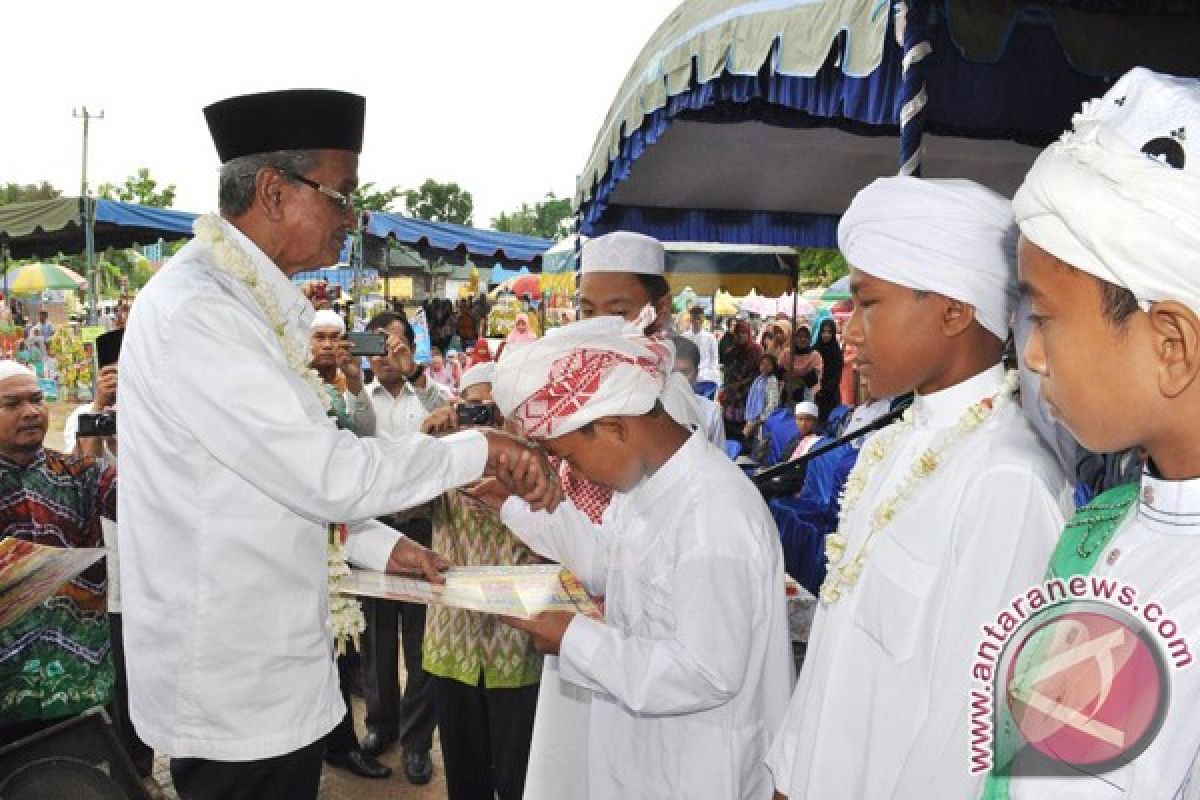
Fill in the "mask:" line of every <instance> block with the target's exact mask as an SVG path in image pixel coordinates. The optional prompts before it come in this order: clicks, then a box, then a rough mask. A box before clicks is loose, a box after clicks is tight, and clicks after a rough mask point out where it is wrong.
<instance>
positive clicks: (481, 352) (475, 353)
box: [467, 336, 492, 369]
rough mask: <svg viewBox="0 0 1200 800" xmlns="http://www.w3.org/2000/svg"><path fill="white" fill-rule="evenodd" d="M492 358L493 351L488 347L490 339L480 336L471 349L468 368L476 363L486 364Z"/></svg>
mask: <svg viewBox="0 0 1200 800" xmlns="http://www.w3.org/2000/svg"><path fill="white" fill-rule="evenodd" d="M491 360H492V351H491V348H489V347H488V340H487V339H485V338H483V337H482V336H480V337H479V338H478V339H476V340H475V347H473V348H472V349H471V359H470V361H468V362H467V369H470V368H471V367H473V366H475V365H476V364H484V363H487V362H488V361H491Z"/></svg>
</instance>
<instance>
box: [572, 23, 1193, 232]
mask: <svg viewBox="0 0 1200 800" xmlns="http://www.w3.org/2000/svg"><path fill="white" fill-rule="evenodd" d="M1198 5H1200V4H1194V3H1172V2H1170V0H1105V2H1103V3H1097V2H1094V0H1044V1H1043V2H1038V0H1021V1H1020V2H1018V0H909V2H908V8H909V10H908V12H907V13H906V14H904V15H902V16H899V15H898V16H896V17H893V14H892V12H891V6H892V3H890V2H884V0H687V2H684V3H683V4H682V5H681V6H680V7H679V8H677V9H676V10H675V11H674V12H672V14H671V15H670V16H669V17H668V18H667V20H666V21H664V22H663V24H662V26H661V27H660V28H659V30H658V31H657V32H656V33H655V34H654V35H653V36H652V37H651V39H650V41H649V42H648V43H647V44H646V46H645V48H644V49H643V51H642V53H641V55H640V56H639V57H638V59H637V61H636V62H635V63H634V65H633V67H632V68H631V69H630V71H629V74H628V76H627V77H626V79H625V81H624V83H623V85H622V86H621V88H620V89H619V90H618V91H617V95H616V99H615V100H614V102H613V105H612V107H611V108H610V110H609V113H608V116H607V117H606V119H605V120H604V123H603V124H602V125H601V127H600V130H599V132H598V134H597V137H596V142H595V145H594V146H593V150H592V153H591V155H590V157H589V158H588V161H587V164H586V166H585V168H584V170H583V172H582V173H581V175H580V178H579V181H578V184H577V194H576V198H575V199H576V204H577V205H578V206H579V209H580V213H581V217H582V230H583V232H584V233H585V234H588V235H597V234H600V233H605V232H608V231H611V230H617V229H627V230H636V231H641V232H644V233H647V234H650V235H652V236H656V237H658V238H660V239H663V240H668V241H670V240H693V241H720V242H732V243H755V244H780V245H794V246H823V247H832V246H835V234H836V225H837V220H838V217H839V216H840V214H841V213H842V211H844V210H845V208H846V206H847V205H848V204H849V202H850V200H851V198H852V197H853V196H854V194H855V192H857V191H858V190H859V189H860V188H862V187H863V186H865V185H866V184H867V183H869V182H870V181H871V180H873V179H874V178H876V177H879V176H883V175H894V174H896V173H897V172H898V171H900V169H901V167H902V165H906V167H907V169H909V170H913V169H914V168H915V167H917V166H918V165H919V166H920V168H921V169H920V174H923V175H925V176H926V177H968V178H973V179H975V180H978V181H980V182H982V183H984V184H986V185H989V186H991V187H992V188H994V189H996V190H997V191H1000V192H1002V193H1005V194H1011V193H1012V192H1013V191H1015V189H1016V187H1017V186H1018V185H1019V182H1020V180H1021V178H1022V177H1023V175H1024V173H1025V172H1026V171H1027V169H1028V167H1029V165H1030V164H1031V163H1032V161H1033V159H1034V157H1035V156H1036V155H1037V152H1038V151H1039V150H1040V148H1042V147H1044V146H1045V145H1046V144H1048V143H1049V142H1050V141H1052V140H1053V139H1054V138H1055V137H1056V136H1057V135H1058V134H1059V133H1061V132H1062V131H1063V130H1065V129H1066V128H1067V127H1068V125H1069V122H1070V119H1071V116H1072V114H1074V113H1075V112H1076V111H1077V110H1078V109H1079V106H1080V104H1081V103H1082V101H1083V100H1085V99H1087V98H1090V97H1095V96H1098V95H1100V94H1102V93H1103V92H1104V90H1105V88H1106V87H1107V85H1108V84H1109V82H1110V81H1111V80H1112V79H1113V78H1115V77H1116V76H1119V75H1120V74H1122V73H1123V72H1125V71H1126V70H1127V69H1128V68H1129V67H1131V66H1134V65H1137V64H1142V65H1146V66H1151V67H1155V68H1158V69H1162V70H1165V71H1170V72H1175V73H1176V74H1200V47H1196V46H1195V42H1197V41H1200V16H1197V14H1198V13H1200V11H1198V10H1197V6H1198ZM1096 8H1101V9H1103V10H1101V11H1097V10H1096ZM1189 42H1190V43H1191V44H1189ZM906 54H907V59H906ZM906 63H907V64H908V68H907V72H906V71H905V70H906V68H905V64H906Z"/></svg>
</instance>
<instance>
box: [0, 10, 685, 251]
mask: <svg viewBox="0 0 1200 800" xmlns="http://www.w3.org/2000/svg"><path fill="white" fill-rule="evenodd" d="M678 2H679V0H603V2H594V1H593V2H582V1H581V0H509V2H492V1H491V0H469V1H468V0H433V1H432V2H422V3H418V2H411V0H388V1H386V2H385V1H383V0H380V1H379V2H365V1H363V0H342V2H336V1H335V2H322V3H317V2H310V1H309V0H289V1H288V2H277V1H276V0H270V1H269V2H268V1H266V0H240V1H239V2H231V1H230V0H207V2H199V3H183V2H177V0H167V1H164V0H155V1H153V2H150V1H147V2H140V1H137V2H135V1H134V0H109V2H105V3H98V2H79V0H65V1H63V0H60V2H56V3H49V2H38V1H37V0H8V1H7V2H4V4H3V5H4V13H3V16H4V30H5V36H4V43H3V45H2V46H0V52H3V55H4V64H5V66H6V68H7V76H6V81H5V93H4V97H3V101H2V102H3V109H4V112H3V114H2V115H0V116H2V119H0V183H7V182H10V181H15V182H18V183H32V182H38V181H42V180H48V181H50V182H51V183H53V184H54V185H55V186H57V187H58V188H60V189H63V190H64V191H65V193H67V194H77V193H78V192H79V180H80V156H81V126H80V122H79V120H76V119H72V117H71V112H72V109H73V108H76V109H77V108H80V107H81V106H83V105H86V106H87V107H88V110H89V111H92V112H99V111H100V110H103V111H104V119H103V120H100V121H97V122H93V123H92V136H91V145H90V160H89V167H88V180H89V183H90V185H91V186H92V188H93V191H94V189H95V187H96V186H97V185H99V184H100V183H102V182H104V181H110V182H113V183H119V182H120V181H122V180H123V179H124V178H125V177H126V176H127V175H131V174H133V173H134V172H135V170H136V169H137V168H138V167H148V168H149V169H150V171H151V173H152V174H153V176H154V177H155V178H156V179H158V180H159V182H160V183H161V184H167V183H174V184H176V185H177V187H178V194H177V198H176V202H175V207H176V208H180V209H184V210H188V211H206V210H210V209H211V208H213V207H214V206H215V201H216V174H217V167H218V166H219V165H218V163H217V157H216V152H215V151H214V149H213V146H212V142H211V140H210V139H209V137H208V132H207V129H206V128H205V125H204V119H203V116H202V115H201V109H202V108H203V106H205V105H207V104H208V103H211V102H213V101H215V100H219V99H221V98H223V97H227V96H230V95H235V94H243V93H247V92H256V91H265V90H268V89H279V88H291V87H308V86H314V87H329V88H338V89H345V90H348V91H353V92H357V93H359V94H363V95H365V96H366V98H367V128H366V138H365V142H364V145H363V147H364V154H363V158H362V162H361V166H360V170H359V175H360V178H361V179H362V180H363V181H364V182H366V181H373V182H375V183H376V184H377V185H378V186H380V187H389V186H392V185H400V186H402V187H415V186H417V185H419V184H420V183H421V182H422V181H423V180H424V179H426V178H434V179H437V180H440V181H455V182H457V183H459V184H460V185H461V186H463V187H464V188H466V189H468V190H470V191H471V193H472V194H473V195H474V197H475V224H476V225H478V226H480V227H487V225H488V223H489V221H490V220H491V218H492V217H493V216H495V215H496V214H498V213H499V212H501V211H505V210H509V209H512V208H515V207H517V206H519V205H520V204H521V202H522V201H526V202H533V201H536V200H538V199H540V198H541V197H542V196H543V195H544V194H545V193H546V192H548V191H554V192H556V193H557V194H558V195H559V196H564V195H566V196H569V195H571V194H572V193H573V192H574V186H575V175H576V174H577V173H578V172H579V171H580V170H581V169H582V168H583V165H584V162H585V161H586V159H587V156H588V154H589V152H590V149H591V146H592V142H593V140H594V138H595V135H596V132H597V130H599V127H600V124H601V122H603V119H604V115H605V114H606V113H607V111H608V107H609V105H610V103H611V102H612V100H613V98H614V97H615V95H616V92H617V89H618V88H619V86H620V84H621V81H622V80H623V79H624V77H625V73H626V72H627V71H628V69H629V67H630V66H631V65H632V63H633V60H634V59H635V58H636V57H637V55H638V53H639V52H640V51H641V49H642V46H643V45H644V44H645V42H646V41H647V40H648V39H649V37H650V35H651V34H652V33H653V32H654V30H655V29H656V28H657V27H658V25H659V24H660V23H661V22H662V21H663V20H664V19H665V18H666V16H667V15H668V14H669V13H670V11H671V10H672V9H673V8H674V7H675V6H676V5H678Z"/></svg>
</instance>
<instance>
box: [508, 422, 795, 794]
mask: <svg viewBox="0 0 1200 800" xmlns="http://www.w3.org/2000/svg"><path fill="white" fill-rule="evenodd" d="M522 506H524V503H523V502H522V501H520V500H516V499H513V500H509V502H508V503H507V504H506V506H505V511H504V518H505V522H506V524H510V525H511V524H512V523H511V522H510V520H511V519H513V518H514V517H515V516H517V515H516V514H514V513H513V512H514V511H519V510H520V509H521V507H522ZM562 513H567V514H570V513H578V512H575V511H574V510H573V509H571V508H570V507H569V506H564V507H563V508H560V510H559V511H556V512H555V514H553V515H550V514H540V515H537V516H536V517H535V518H534V519H533V524H528V523H529V520H528V519H526V520H525V522H526V523H527V524H523V525H522V526H521V527H519V528H514V530H515V531H516V533H517V534H518V535H519V536H520V537H521V538H522V539H524V540H525V541H526V543H527V544H529V545H530V547H532V548H533V549H534V550H536V551H537V552H539V553H542V554H543V555H546V556H549V557H551V558H554V559H556V560H558V561H561V562H562V563H563V564H565V565H566V566H568V567H570V568H571V569H572V570H574V571H575V572H576V573H577V574H578V575H579V577H580V579H581V580H582V581H583V582H584V584H585V585H586V586H587V587H588V589H589V590H590V591H592V592H596V593H603V594H604V595H605V598H606V606H605V617H606V621H605V622H604V623H599V622H596V621H593V620H589V619H586V618H582V617H579V618H576V619H575V621H574V622H572V623H571V626H570V628H569V629H568V630H567V634H566V636H565V637H564V639H563V643H562V649H561V653H560V656H559V670H560V674H561V679H560V680H561V682H562V683H565V684H569V685H573V686H575V687H579V688H581V689H584V690H586V691H587V694H588V695H590V698H591V702H590V712H589V715H588V719H587V724H586V727H584V728H576V729H575V730H573V731H563V733H564V734H565V735H569V736H570V737H572V738H573V739H574V740H576V741H581V742H584V743H585V744H586V749H587V767H586V772H584V773H580V772H573V773H568V774H566V775H563V776H561V778H562V779H563V780H562V783H561V787H562V788H561V790H560V791H561V792H562V793H561V794H559V795H558V796H557V800H568V798H575V797H578V798H585V797H586V798H590V800H618V798H619V799H620V800H634V799H635V798H676V797H679V798H683V797H696V798H699V797H714V798H717V797H719V798H723V799H724V798H729V799H730V800H734V799H735V798H763V800H766V798H770V796H771V793H772V789H771V783H770V776H769V775H768V774H767V772H766V769H765V767H764V765H763V763H762V761H763V758H764V757H765V756H766V748H767V745H768V743H769V740H770V735H771V732H772V731H773V730H774V728H775V726H776V725H777V724H778V723H779V722H780V720H781V719H782V713H783V707H784V706H785V705H786V703H787V697H788V694H789V693H790V690H791V684H792V660H791V649H790V643H789V640H788V629H787V615H786V609H785V603H784V594H783V586H784V577H783V557H782V552H781V549H780V545H779V534H778V532H777V530H776V528H775V523H774V521H773V520H772V519H771V515H770V512H769V511H768V510H767V507H766V505H765V504H764V503H763V501H762V498H761V497H760V496H759V495H758V492H757V491H756V490H755V489H754V487H753V486H752V485H751V484H750V483H749V482H748V481H746V479H745V477H744V476H743V475H742V474H741V473H740V471H739V470H738V469H737V467H736V466H734V465H733V463H732V462H730V461H729V459H728V458H727V457H726V456H725V455H724V454H723V453H722V452H721V451H719V450H717V449H716V448H714V447H712V446H710V445H709V444H708V443H707V442H706V441H705V440H704V435H703V433H701V432H696V433H693V434H692V437H691V438H690V439H689V440H688V442H687V443H686V444H685V445H684V446H683V448H681V449H680V450H679V452H678V453H676V454H675V455H674V456H673V457H672V458H671V459H670V460H669V461H668V462H667V463H666V464H665V465H663V466H662V467H661V468H660V469H659V470H658V471H657V472H656V473H655V474H654V475H653V476H651V477H650V478H648V479H646V480H645V481H643V482H642V483H641V484H640V485H639V486H638V487H637V488H636V489H634V490H633V491H632V492H630V493H628V494H627V495H625V496H624V502H622V503H621V504H620V505H619V506H617V507H616V511H615V512H614V513H613V514H612V517H611V519H610V520H608V521H607V522H606V524H605V525H604V526H603V527H595V526H592V528H591V535H578V534H579V533H580V531H576V530H572V526H570V525H565V524H562V523H561V521H560V520H557V519H556V517H557V516H558V515H559V514H562ZM539 713H540V709H539ZM530 778H532V779H533V780H534V782H536V781H537V780H538V778H539V776H538V775H536V774H534V773H533V764H532V762H531V774H530ZM528 783H529V782H528V781H527V785H528ZM526 796H529V793H528V790H527V794H526Z"/></svg>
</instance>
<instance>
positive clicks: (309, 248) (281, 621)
mask: <svg viewBox="0 0 1200 800" xmlns="http://www.w3.org/2000/svg"><path fill="white" fill-rule="evenodd" d="M364 111H365V101H364V100H363V98H361V97H358V96H355V95H350V94H345V93H342V92H332V91H324V90H292V91H283V92H271V93H266V94H260V95H250V96H246V97H237V98H232V99H229V100H225V101H222V102H220V103H217V104H215V105H213V106H210V107H209V108H208V109H206V116H207V119H208V123H209V128H210V130H211V131H212V133H213V138H214V140H215V142H216V145H217V150H218V153H219V155H220V157H221V161H222V162H223V167H222V170H221V178H220V189H219V195H220V207H221V216H219V217H218V216H215V215H206V216H203V217H201V218H200V219H198V220H197V222H196V232H197V235H196V238H195V239H194V240H193V241H191V242H190V243H188V245H187V246H185V247H184V248H183V249H182V250H181V251H180V252H179V253H178V254H177V255H176V256H175V257H174V258H172V259H171V261H170V262H169V263H168V264H167V265H166V266H165V267H164V268H163V269H162V270H161V271H160V272H159V273H158V274H157V275H156V276H155V277H154V278H153V279H152V280H151V281H150V283H149V284H148V285H147V286H146V288H145V289H144V290H143V291H142V293H141V294H140V296H139V298H138V303H137V309H136V312H135V313H134V314H133V315H132V318H131V319H130V324H129V328H128V330H127V333H126V336H125V342H124V346H123V349H122V354H121V369H120V392H119V393H120V396H121V439H122V443H121V451H120V455H119V459H120V463H119V466H120V470H121V474H122V487H123V488H122V494H121V498H120V512H119V513H120V514H121V527H122V529H121V537H122V553H121V556H122V559H121V579H122V588H123V594H124V597H123V600H124V609H125V614H126V618H125V625H126V628H125V635H126V648H127V662H128V669H129V683H130V711H131V716H132V718H133V722H134V725H135V726H136V728H137V730H138V733H139V734H140V735H141V736H142V737H143V738H144V739H145V740H146V742H147V743H148V744H150V745H151V746H153V747H154V749H155V750H158V751H160V752H164V753H167V754H169V755H171V756H172V757H173V759H174V760H173V761H172V773H173V778H174V781H175V785H176V788H177V789H178V790H179V793H180V796H181V797H183V798H185V799H188V798H217V797H220V798H225V799H226V800H228V799H230V798H235V799H236V798H247V799H248V798H256V800H262V799H263V798H288V799H289V800H295V799H297V798H310V799H311V798H316V796H317V789H318V784H319V777H320V765H321V747H322V742H321V740H322V737H323V736H324V735H325V734H326V733H328V732H329V731H330V730H331V729H332V728H333V727H334V725H335V724H337V722H338V721H339V720H340V719H341V718H342V716H343V715H344V713H345V705H344V704H343V702H342V699H341V696H340V693H339V691H338V680H337V673H336V670H335V668H334V662H333V658H332V657H331V656H332V653H333V651H334V646H335V635H334V634H335V630H336V632H337V633H339V634H350V633H352V632H353V631H354V630H355V629H356V628H357V627H358V626H360V625H361V617H359V618H358V619H357V620H355V618H354V613H353V612H354V610H355V609H356V608H357V606H356V605H354V604H349V605H348V606H347V604H343V603H341V602H339V603H337V604H336V606H335V607H336V608H337V609H338V613H337V614H336V615H331V613H330V607H331V597H330V568H329V561H331V560H332V561H334V562H336V561H337V560H338V558H337V555H338V548H336V547H335V546H334V544H335V543H337V542H339V541H344V550H345V553H346V554H347V557H348V560H349V561H350V562H351V563H354V564H357V565H360V566H364V567H369V568H374V569H385V568H386V569H388V570H390V571H411V572H423V573H425V574H426V575H428V576H431V577H433V578H436V577H437V569H438V567H439V566H440V565H441V564H442V563H443V562H441V561H440V559H437V558H436V557H434V556H433V555H432V554H431V553H430V552H429V551H428V550H426V549H425V548H422V547H420V546H418V545H415V544H413V543H412V542H410V541H408V540H406V539H405V538H404V537H403V536H401V535H400V534H399V533H397V532H395V531H391V530H390V529H388V528H386V527H385V526H382V525H380V524H378V523H375V522H372V521H370V520H371V518H373V517H375V516H378V515H381V514H385V513H388V512H392V511H395V510H397V509H401V508H405V507H407V506H411V505H414V504H418V503H422V502H425V501H427V500H429V499H431V498H433V497H435V496H437V495H440V494H442V493H443V492H445V491H446V490H447V489H449V488H452V487H456V486H459V485H462V484H465V483H468V482H470V481H474V480H476V479H478V478H479V477H480V476H481V475H483V474H484V473H485V472H488V471H492V470H494V469H496V468H497V467H498V466H499V465H500V463H501V462H502V461H503V462H505V463H510V462H512V461H514V460H515V461H516V462H517V463H523V464H528V463H530V462H531V461H533V460H535V459H541V456H539V455H535V454H534V453H533V452H532V451H531V450H530V449H529V448H527V447H526V446H524V445H522V444H520V443H519V442H517V441H516V440H514V439H512V438H508V437H505V436H504V435H502V434H498V433H496V432H491V431H489V432H485V433H480V432H464V433H461V434H458V435H455V436H449V437H445V438H442V439H431V438H426V437H423V436H420V435H412V436H406V437H402V438H399V439H395V440H387V439H378V438H371V439H360V438H358V437H356V436H355V435H354V434H353V433H350V432H349V431H339V430H337V429H336V427H335V425H334V423H333V420H332V419H330V417H329V416H328V401H329V396H328V393H327V392H326V391H325V389H324V386H323V385H322V384H321V382H320V379H319V377H318V376H316V374H315V373H313V372H312V371H311V370H309V369H308V358H307V353H306V349H307V342H308V337H309V325H310V323H311V319H312V315H313V310H312V306H311V305H310V304H309V303H308V301H307V300H306V299H305V298H304V295H303V294H301V292H300V291H299V289H298V288H297V287H296V286H295V285H294V284H293V283H292V282H291V280H290V279H289V278H290V276H291V275H294V274H295V273H297V272H300V271H302V270H305V269H311V268H315V267H320V266H325V265H329V264H333V263H335V262H336V261H337V257H338V254H339V252H340V250H341V248H342V246H343V244H344V242H345V237H346V235H347V232H348V231H349V229H350V228H351V227H352V226H353V225H354V223H355V219H356V216H355V211H354V208H353V205H352V203H351V201H350V196H351V194H352V193H353V191H354V189H355V187H356V185H357V165H358V155H357V154H358V152H359V151H360V149H361V144H362V129H363V116H364ZM542 466H543V467H544V478H543V480H541V481H539V485H538V487H537V488H536V489H534V490H531V491H530V492H528V494H530V495H532V496H533V500H534V502H535V503H538V504H541V505H548V506H556V505H557V501H558V497H559V490H558V488H557V485H556V483H555V482H554V480H553V478H552V473H551V471H550V469H549V465H548V464H545V463H544V462H543V464H542ZM126 486H127V487H128V489H126V488H125V487H126ZM364 520H366V522H363V521H364ZM343 522H345V523H351V524H350V526H349V534H348V535H347V536H343V535H342V531H344V530H345V529H341V530H340V531H339V530H338V528H337V527H334V526H335V524H336V523H343ZM331 553H332V555H331Z"/></svg>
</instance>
